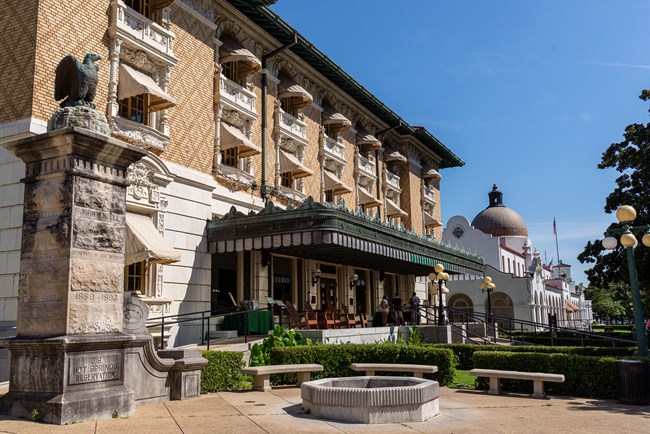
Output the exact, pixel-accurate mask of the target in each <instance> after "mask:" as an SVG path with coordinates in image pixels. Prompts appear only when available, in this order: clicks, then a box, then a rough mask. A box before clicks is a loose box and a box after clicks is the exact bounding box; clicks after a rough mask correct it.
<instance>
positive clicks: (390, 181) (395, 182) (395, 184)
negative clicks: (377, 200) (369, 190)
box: [386, 172, 402, 192]
mask: <svg viewBox="0 0 650 434" xmlns="http://www.w3.org/2000/svg"><path fill="white" fill-rule="evenodd" d="M399 180H400V177H399V176H397V175H395V174H394V173H392V172H386V184H387V185H388V186H389V187H392V188H393V189H395V190H397V191H400V192H401V191H402V189H401V188H400V187H399Z"/></svg>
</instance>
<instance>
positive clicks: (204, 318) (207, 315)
mask: <svg viewBox="0 0 650 434" xmlns="http://www.w3.org/2000/svg"><path fill="white" fill-rule="evenodd" d="M262 310H265V309H256V310H238V311H235V312H226V313H220V314H214V315H213V314H212V312H211V311H209V310H206V311H197V312H189V313H181V314H176V315H164V316H160V317H156V318H150V319H149V320H148V322H150V321H160V322H155V323H149V324H147V326H146V327H147V329H151V328H155V327H160V349H161V350H162V349H163V348H164V347H163V342H164V340H165V326H171V325H176V324H184V323H188V322H196V321H201V345H207V350H210V338H209V337H208V339H207V340H206V339H205V336H206V333H205V332H206V330H207V331H208V333H209V330H210V320H211V319H212V318H215V319H218V318H222V317H223V318H224V319H225V317H227V316H231V315H244V343H248V336H249V334H248V313H249V312H258V311H262ZM199 315H200V317H199ZM188 316H194V317H193V318H185V317H188ZM179 318H182V319H179ZM169 319H175V320H173V321H168V320H169ZM206 341H207V342H206Z"/></svg>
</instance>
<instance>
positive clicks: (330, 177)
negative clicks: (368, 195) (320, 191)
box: [323, 170, 352, 194]
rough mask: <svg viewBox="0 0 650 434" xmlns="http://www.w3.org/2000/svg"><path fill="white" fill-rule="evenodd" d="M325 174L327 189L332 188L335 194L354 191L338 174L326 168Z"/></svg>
mask: <svg viewBox="0 0 650 434" xmlns="http://www.w3.org/2000/svg"><path fill="white" fill-rule="evenodd" d="M323 175H324V179H325V190H332V193H333V194H345V193H350V192H351V191H352V189H351V188H350V187H348V186H347V185H346V184H345V183H344V182H343V181H341V180H340V179H339V178H338V176H336V175H335V174H333V173H332V172H330V171H329V170H324V171H323Z"/></svg>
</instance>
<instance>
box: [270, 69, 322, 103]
mask: <svg viewBox="0 0 650 434" xmlns="http://www.w3.org/2000/svg"><path fill="white" fill-rule="evenodd" d="M278 78H279V79H280V84H279V85H278V98H291V107H292V108H294V109H299V108H301V107H305V106H308V105H310V104H311V103H312V102H313V101H314V98H313V97H312V96H311V94H310V93H309V92H307V91H306V90H305V89H303V87H302V86H300V85H299V84H298V83H296V82H295V81H293V80H292V79H291V78H289V76H287V75H286V74H280V76H279V77H278Z"/></svg>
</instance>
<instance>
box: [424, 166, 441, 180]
mask: <svg viewBox="0 0 650 434" xmlns="http://www.w3.org/2000/svg"><path fill="white" fill-rule="evenodd" d="M422 178H423V179H440V178H442V175H440V173H439V172H438V171H437V170H436V169H434V168H433V167H425V168H423V169H422Z"/></svg>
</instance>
